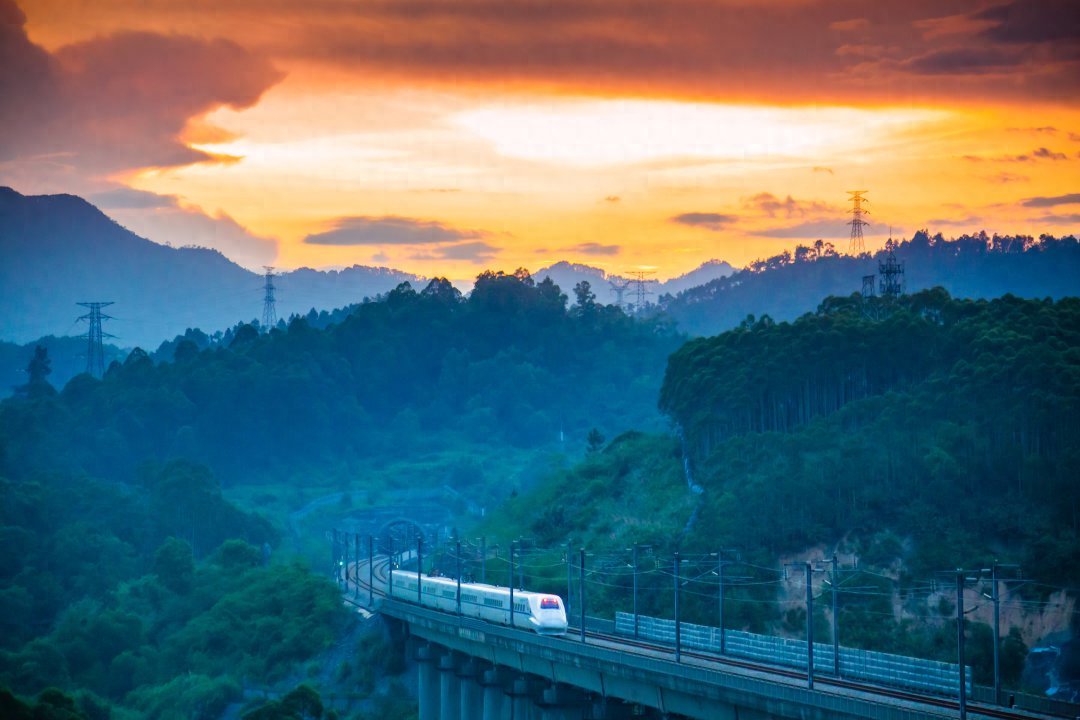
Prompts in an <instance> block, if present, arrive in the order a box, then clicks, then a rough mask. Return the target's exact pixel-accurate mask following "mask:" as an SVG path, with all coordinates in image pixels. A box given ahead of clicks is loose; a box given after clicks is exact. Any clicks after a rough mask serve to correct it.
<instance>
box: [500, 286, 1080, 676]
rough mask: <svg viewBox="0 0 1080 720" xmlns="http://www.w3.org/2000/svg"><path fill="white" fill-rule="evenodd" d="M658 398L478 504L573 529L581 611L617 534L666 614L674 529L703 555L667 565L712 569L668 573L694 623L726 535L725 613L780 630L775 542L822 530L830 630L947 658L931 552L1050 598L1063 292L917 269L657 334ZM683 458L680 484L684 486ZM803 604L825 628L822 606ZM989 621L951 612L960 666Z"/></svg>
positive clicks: (1066, 575) (623, 561) (948, 634)
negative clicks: (649, 414)
mask: <svg viewBox="0 0 1080 720" xmlns="http://www.w3.org/2000/svg"><path fill="white" fill-rule="evenodd" d="M660 406H661V408H662V409H663V410H664V412H665V413H667V414H668V415H669V416H670V417H671V418H672V420H673V421H675V422H677V423H678V424H679V426H680V427H681V428H682V434H683V436H684V437H685V438H686V441H685V443H683V442H682V441H681V440H680V439H679V438H678V437H672V436H661V435H642V434H640V433H626V434H623V435H620V436H618V437H616V438H615V439H614V440H613V441H611V442H610V443H607V444H606V445H603V446H602V449H594V451H593V452H591V453H590V454H588V455H587V456H586V458H585V459H584V460H583V461H581V462H580V463H579V464H577V465H575V466H574V467H572V468H555V469H553V470H552V471H551V473H550V474H549V476H548V477H547V479H546V481H545V482H543V483H541V484H540V485H539V486H538V487H537V488H536V489H535V490H533V491H531V492H529V493H526V494H523V495H521V496H519V497H516V498H511V499H509V500H507V501H506V503H504V505H503V506H502V507H501V508H500V509H499V510H498V511H497V513H495V515H494V516H492V517H490V518H488V519H487V520H486V521H485V526H484V527H485V529H486V530H487V531H489V532H491V533H492V534H494V535H499V536H514V535H524V536H528V537H530V538H533V539H534V541H535V543H536V546H537V547H538V548H545V547H547V548H550V547H558V546H559V545H561V544H564V543H566V542H567V541H570V540H572V541H573V543H574V545H575V546H577V545H579V544H580V545H582V546H584V547H587V548H588V550H589V551H590V557H593V558H595V559H594V560H590V561H589V562H590V567H592V568H593V570H592V571H591V572H592V573H595V575H590V577H592V578H593V579H591V580H590V581H589V585H588V592H589V593H590V596H591V597H592V600H591V601H590V602H591V605H590V607H592V608H594V609H595V610H594V612H595V613H596V614H599V615H605V614H607V615H610V613H611V612H613V611H614V609H622V610H628V609H629V607H630V595H629V586H630V579H629V578H628V576H627V574H626V567H627V563H628V562H629V555H628V551H627V550H626V548H629V547H631V546H633V545H635V544H639V545H643V546H647V547H648V548H649V551H648V552H649V554H650V556H652V557H655V558H656V560H655V561H652V560H650V561H649V562H648V567H649V572H648V574H647V577H646V579H644V580H643V581H642V582H643V583H644V585H643V587H644V588H645V589H643V590H642V596H641V602H642V603H643V608H644V610H643V611H644V612H649V613H659V614H661V615H663V616H666V617H671V613H672V610H673V608H672V606H671V603H672V594H671V592H670V583H671V569H670V558H671V556H672V554H673V553H674V552H675V551H676V550H678V551H681V552H682V553H683V554H684V556H685V557H696V558H698V559H699V561H695V562H699V564H700V562H701V561H700V559H701V558H705V559H704V561H703V562H704V568H697V569H696V570H693V572H690V571H688V573H687V575H688V576H690V575H693V576H694V577H704V578H707V579H708V578H712V579H711V581H710V580H706V581H704V582H702V581H698V582H697V585H696V586H691V587H690V588H688V596H687V598H686V607H687V611H686V612H687V613H688V614H687V615H686V616H685V617H687V618H688V619H696V620H697V621H699V622H704V623H706V624H715V622H716V601H715V593H716V581H715V576H714V575H713V574H711V573H710V572H709V570H708V567H709V564H710V563H712V564H713V565H712V567H713V569H715V563H716V562H717V560H716V559H715V556H712V559H709V557H710V555H711V554H713V553H717V552H718V551H719V549H720V548H727V549H728V551H729V554H728V555H725V558H731V559H734V558H735V557H738V558H740V561H741V562H740V563H736V565H735V567H734V568H733V570H732V571H731V574H732V575H737V576H742V579H743V584H742V585H740V584H738V583H733V584H732V586H731V588H729V594H728V599H727V600H725V610H724V612H725V616H726V618H727V619H726V621H725V624H726V625H727V626H728V627H731V628H737V629H748V630H751V631H755V632H767V633H780V634H786V635H789V636H791V635H794V636H796V637H799V636H800V632H804V631H805V622H806V620H805V613H803V614H802V616H801V619H800V615H799V613H800V612H801V610H800V609H799V602H801V601H799V600H798V599H796V602H795V603H790V602H785V597H786V596H785V589H784V586H785V583H784V582H783V580H782V563H783V562H784V558H791V557H793V556H798V557H803V555H800V553H803V554H805V553H807V552H809V553H810V556H812V557H821V556H829V555H831V554H832V552H834V551H838V552H840V553H841V555H842V556H846V557H847V558H848V559H847V560H846V562H847V565H848V568H849V569H848V571H847V572H854V571H853V570H852V569H851V568H852V562H853V561H852V559H851V558H852V557H857V558H858V567H859V568H860V569H861V571H862V572H863V573H865V574H860V575H859V580H858V582H857V583H851V584H852V585H858V586H861V587H862V592H850V593H841V602H840V604H841V608H842V611H841V615H840V620H839V622H840V631H841V641H842V642H843V643H845V644H847V645H850V646H853V647H862V648H866V649H873V650H882V651H888V652H898V653H903V654H913V655H919V656H922V657H928V658H936V659H941V660H948V661H955V641H954V640H953V638H955V625H952V629H951V630H950V629H949V624H950V620H949V617H948V612H951V608H952V605H951V604H949V602H948V597H946V595H947V592H946V593H944V594H943V593H942V592H938V591H935V590H934V588H935V587H936V586H935V584H934V581H935V573H936V572H939V571H942V570H947V569H952V568H956V567H988V566H989V565H990V564H992V563H994V562H1012V563H1017V564H1019V565H1020V567H1021V568H1022V573H1023V578H1024V579H1025V581H1026V582H1025V583H1023V584H1017V585H1016V587H1015V588H1014V589H1015V594H1013V595H1012V596H1011V597H1012V600H1011V601H1010V602H1007V603H1006V606H1007V608H1012V609H1013V610H1017V609H1018V608H1021V607H1023V608H1025V609H1026V610H1027V611H1029V612H1039V611H1046V612H1049V613H1051V614H1053V613H1054V612H1055V608H1057V607H1059V605H1060V604H1061V603H1062V601H1063V599H1064V598H1063V596H1061V595H1060V594H1058V595H1056V596H1055V593H1057V591H1058V590H1059V589H1060V588H1075V587H1078V586H1080V536H1078V521H1080V487H1078V486H1077V483H1076V477H1077V475H1078V473H1080V300H1077V299H1076V298H1066V299H1063V300H1060V301H1057V302H1054V301H1052V300H1050V299H1049V298H1047V299H1046V300H1023V299H1019V298H1016V297H1013V296H1005V297H1002V298H999V299H996V300H992V301H984V300H980V301H971V300H955V299H952V298H951V297H950V296H949V295H948V293H946V292H945V291H944V290H943V289H941V288H934V289H932V290H927V291H922V292H919V293H915V294H913V295H908V296H902V297H900V298H897V299H895V300H883V299H881V298H876V299H873V300H871V301H864V300H863V298H862V297H861V295H859V294H855V295H853V296H851V297H830V298H827V299H826V300H825V301H824V302H822V303H821V305H820V306H819V308H818V310H817V311H816V312H813V313H807V314H806V315H804V316H803V317H801V318H799V319H798V320H796V321H795V322H793V323H786V322H780V323H778V322H774V321H772V320H771V319H770V318H768V317H767V316H765V317H762V318H760V319H754V318H752V317H751V318H746V319H745V320H744V322H743V323H742V324H741V326H740V327H738V328H736V329H734V330H731V331H729V332H726V333H722V334H720V335H718V336H715V337H711V338H700V339H695V340H691V341H689V342H688V343H686V344H685V345H684V346H683V347H682V348H680V349H679V350H678V351H676V352H675V353H674V354H673V355H672V357H671V360H670V363H669V365H668V370H667V374H666V376H665V381H664V385H663V388H662V391H661V394H660ZM686 458H689V460H690V467H691V468H692V470H693V473H694V475H693V482H694V483H696V484H697V485H698V486H700V488H701V489H702V493H701V494H695V493H694V492H691V491H690V490H688V480H687V477H686V476H685V467H684V466H685V460H686ZM688 520H689V522H688ZM537 552H541V551H540V550H537ZM558 561H559V557H558V553H556V555H554V556H550V557H548V564H549V565H550V564H557V563H558ZM665 562H667V563H668V566H667V569H666V571H665V569H664V567H665V566H664V563H665ZM536 565H537V567H544V565H545V563H544V561H541V560H537V562H536ZM563 572H565V571H563ZM549 574H550V577H547V576H546V575H545V574H544V572H543V571H538V572H537V574H536V576H535V578H534V582H536V583H537V584H538V586H539V587H544V588H545V589H547V590H550V591H553V592H554V591H563V590H562V588H565V586H566V581H565V576H563V577H562V578H561V579H560V575H559V571H557V570H556V571H555V572H551V573H549ZM710 582H711V586H710V584H709V583H710ZM939 589H940V588H939ZM710 596H711V597H712V600H710V599H709V597H710ZM894 602H895V603H898V604H899V607H903V608H904V611H903V617H902V618H900V619H898V618H897V617H895V612H896V610H895V607H894ZM1069 622H1070V621H1069V618H1068V617H1067V616H1066V617H1065V618H1064V624H1065V626H1066V627H1067V626H1068V625H1069ZM800 623H801V624H800ZM817 623H821V624H822V629H821V633H823V634H824V635H827V633H828V621H827V619H826V618H825V615H824V614H822V616H821V617H820V618H815V627H816V626H817ZM1072 623H1073V624H1074V625H1075V624H1076V623H1077V618H1076V617H1074V618H1073V620H1072ZM800 628H801V629H800ZM1003 634H1006V635H1008V638H1007V640H1006V642H1005V645H1004V647H1005V652H1006V655H1007V658H1006V662H1007V664H1008V670H1007V677H1008V679H1009V681H1010V682H1011V683H1013V684H1014V686H1015V685H1016V684H1017V683H1019V682H1020V672H1021V670H1022V668H1023V665H1024V654H1025V652H1026V650H1025V649H1024V642H1025V639H1024V637H1023V636H1022V634H1021V627H1020V626H1019V625H1016V626H1014V627H1012V628H1010V627H1009V625H1006V626H1005V629H1004V631H1003ZM990 638H991V636H990V631H989V628H988V627H987V626H985V625H984V624H981V623H979V622H974V623H973V626H972V628H971V630H970V638H969V639H970V643H971V644H970V646H969V650H970V652H971V653H972V654H971V655H970V656H969V657H971V658H972V660H971V662H972V663H973V664H974V665H975V667H976V676H977V681H978V682H986V680H987V677H988V673H989V668H990V665H989V663H990V657H991V654H990V648H991V639H990Z"/></svg>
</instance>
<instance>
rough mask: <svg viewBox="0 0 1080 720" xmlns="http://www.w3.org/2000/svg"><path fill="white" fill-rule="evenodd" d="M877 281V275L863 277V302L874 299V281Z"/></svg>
mask: <svg viewBox="0 0 1080 720" xmlns="http://www.w3.org/2000/svg"><path fill="white" fill-rule="evenodd" d="M876 279H877V275H863V278H862V296H863V300H869V299H870V298H872V297H874V294H875V293H874V281H875V280H876Z"/></svg>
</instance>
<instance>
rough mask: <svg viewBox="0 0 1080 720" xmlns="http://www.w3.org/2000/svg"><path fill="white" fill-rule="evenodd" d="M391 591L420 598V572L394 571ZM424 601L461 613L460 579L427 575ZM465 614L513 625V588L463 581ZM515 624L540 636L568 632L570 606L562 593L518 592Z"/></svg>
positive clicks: (408, 598)
mask: <svg viewBox="0 0 1080 720" xmlns="http://www.w3.org/2000/svg"><path fill="white" fill-rule="evenodd" d="M393 582H394V587H393V588H392V590H391V594H392V595H393V597H394V598H395V599H396V600H404V601H406V602H411V603H415V602H416V601H417V590H416V573H415V572H411V571H409V570H394V579H393ZM422 582H423V584H424V591H423V593H422V594H421V595H420V598H421V602H420V604H421V605H423V606H425V607H430V608H434V609H436V610H442V611H443V612H449V613H456V612H457V591H458V585H457V580H451V579H450V578H441V577H424V578H423V579H422ZM461 614H462V615H464V616H465V617H471V618H477V619H478V620H486V621H488V622H491V623H497V624H499V625H509V624H510V588H504V587H496V586H494V585H483V584H481V583H461ZM514 627H518V628H521V629H522V630H532V631H533V632H535V633H539V634H540V635H565V634H566V608H565V607H563V601H562V598H560V597H559V596H558V595H544V594H543V593H534V592H528V591H527V590H515V591H514Z"/></svg>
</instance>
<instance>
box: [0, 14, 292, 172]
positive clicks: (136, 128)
mask: <svg viewBox="0 0 1080 720" xmlns="http://www.w3.org/2000/svg"><path fill="white" fill-rule="evenodd" d="M24 25H25V16H24V15H23V14H22V12H21V11H20V10H19V8H18V7H16V6H15V5H14V3H13V2H12V0H0V58H2V60H0V97H2V98H3V102H0V161H7V164H8V165H9V166H11V165H12V164H21V165H23V166H26V165H29V166H30V167H31V170H32V169H33V168H34V167H37V168H40V170H41V172H43V173H44V172H46V171H58V170H57V168H59V169H60V170H63V171H66V172H68V173H69V174H71V173H74V174H75V175H77V176H79V177H87V176H100V175H107V174H111V173H115V172H119V171H124V170H132V169H140V168H152V167H173V166H179V165H187V164H191V163H197V162H207V161H212V160H214V159H215V158H214V157H213V156H211V155H209V154H207V153H205V152H202V151H200V150H195V149H194V148H191V147H188V146H187V145H185V144H184V143H183V142H182V141H181V139H180V136H181V134H182V133H183V131H184V129H185V127H186V126H187V124H188V122H189V121H190V120H192V119H195V118H199V117H202V116H203V115H205V114H206V113H208V112H210V111H211V110H215V109H217V108H220V107H223V106H224V107H231V108H233V109H243V108H247V107H250V106H252V105H254V104H255V103H256V102H257V101H258V99H259V98H260V97H261V95H262V94H263V92H265V91H266V90H267V89H268V88H269V87H271V86H272V85H274V84H275V83H277V82H278V81H279V80H281V78H282V77H283V76H282V74H281V73H280V72H278V71H277V70H276V69H274V67H273V66H272V65H271V64H270V62H269V61H268V60H267V59H265V58H263V57H261V56H258V55H255V54H252V53H250V52H248V51H247V50H245V49H244V48H242V47H241V46H240V45H237V44H236V43H234V42H232V41H229V40H202V39H197V38H193V37H186V36H183V35H160V34H155V33H149V32H123V33H119V34H115V35H111V36H99V37H95V38H94V39H92V40H88V41H85V42H80V43H76V44H73V45H67V46H65V47H62V48H60V49H59V50H57V51H56V52H55V53H49V52H47V51H45V50H44V49H43V48H41V47H39V46H37V45H35V44H34V43H32V42H31V41H30V40H29V38H28V37H27V35H26V31H25V28H24ZM23 169H24V171H26V168H25V167H24V168H23Z"/></svg>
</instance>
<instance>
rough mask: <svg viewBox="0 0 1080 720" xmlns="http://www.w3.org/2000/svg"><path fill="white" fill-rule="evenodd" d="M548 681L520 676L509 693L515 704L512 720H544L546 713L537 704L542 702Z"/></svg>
mask: <svg viewBox="0 0 1080 720" xmlns="http://www.w3.org/2000/svg"><path fill="white" fill-rule="evenodd" d="M546 684H547V683H546V681H544V680H541V679H540V678H531V677H529V676H527V675H519V676H518V678H517V679H516V680H515V681H514V684H513V685H512V686H511V687H510V690H509V692H508V693H507V694H508V695H509V696H510V702H512V703H513V707H514V713H513V718H512V720H544V711H543V708H541V707H540V705H537V704H536V701H537V700H541V698H542V693H543V690H544V689H545V688H544V685H546Z"/></svg>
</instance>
